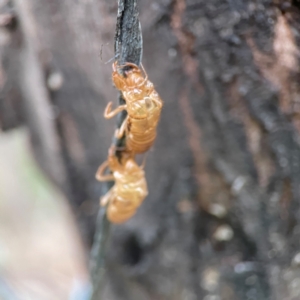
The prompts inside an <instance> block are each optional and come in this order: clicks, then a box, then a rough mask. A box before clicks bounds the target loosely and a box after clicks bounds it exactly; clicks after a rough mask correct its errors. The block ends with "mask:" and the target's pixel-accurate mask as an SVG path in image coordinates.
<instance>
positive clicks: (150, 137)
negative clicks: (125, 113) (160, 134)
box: [126, 107, 161, 153]
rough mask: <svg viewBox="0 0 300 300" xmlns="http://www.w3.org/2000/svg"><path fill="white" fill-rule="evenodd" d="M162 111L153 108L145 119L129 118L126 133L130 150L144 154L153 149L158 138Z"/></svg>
mask: <svg viewBox="0 0 300 300" xmlns="http://www.w3.org/2000/svg"><path fill="white" fill-rule="evenodd" d="M160 111H161V108H159V107H155V108H153V109H152V110H150V111H149V113H148V117H147V118H145V119H136V118H134V117H132V116H129V120H128V125H127V133H126V146H127V148H128V149H129V150H131V151H133V152H135V153H144V152H146V151H148V150H149V149H150V148H151V146H152V145H153V143H154V140H155V138H156V129H157V124H158V121H159V118H160Z"/></svg>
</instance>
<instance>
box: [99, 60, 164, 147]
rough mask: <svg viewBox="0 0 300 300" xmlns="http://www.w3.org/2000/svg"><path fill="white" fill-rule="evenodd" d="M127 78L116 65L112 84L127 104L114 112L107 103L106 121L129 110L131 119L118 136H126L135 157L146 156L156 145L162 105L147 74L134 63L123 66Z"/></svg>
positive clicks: (118, 132)
mask: <svg viewBox="0 0 300 300" xmlns="http://www.w3.org/2000/svg"><path fill="white" fill-rule="evenodd" d="M122 67H123V68H124V69H126V70H124V76H123V75H121V74H119V73H118V71H117V68H116V62H115V63H114V64H113V76H112V79H113V82H114V84H115V86H116V88H117V89H119V90H120V91H121V92H122V95H123V98H124V100H125V101H126V104H125V105H121V106H119V107H118V108H116V109H115V110H113V111H111V107H112V102H110V103H108V105H107V107H106V109H105V112H104V117H105V118H107V119H110V118H112V117H114V116H115V115H117V114H118V113H119V112H120V111H122V110H126V111H127V113H128V115H127V117H126V119H125V120H124V122H123V124H122V126H121V127H120V129H118V130H117V132H116V136H117V137H118V138H121V137H122V136H123V135H124V133H126V148H127V150H129V151H132V152H134V153H144V152H146V151H147V150H149V148H150V147H151V146H152V145H153V143H154V140H155V138H156V128H157V124H158V121H159V119H160V113H161V109H162V106H163V102H162V100H161V99H160V97H159V95H158V93H157V92H156V91H155V89H154V86H153V84H152V82H150V81H149V80H148V77H147V74H146V73H145V71H144V70H143V72H142V71H141V69H140V68H139V67H138V66H137V65H135V64H132V63H126V64H125V65H124V66H122Z"/></svg>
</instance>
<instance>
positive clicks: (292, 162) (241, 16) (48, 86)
mask: <svg viewBox="0 0 300 300" xmlns="http://www.w3.org/2000/svg"><path fill="white" fill-rule="evenodd" d="M4 2H5V1H3V3H4ZM3 5H4V6H3V7H2V8H1V11H2V15H1V18H0V23H1V25H2V28H1V30H0V34H1V37H2V36H3V37H5V38H1V39H0V42H1V43H2V48H1V55H2V70H1V77H0V84H1V86H2V96H1V99H0V108H1V111H0V124H1V126H2V128H3V129H9V128H12V127H14V126H17V125H19V124H25V125H26V126H28V128H29V130H30V132H31V137H32V143H33V149H34V151H35V155H36V158H37V160H38V162H39V163H40V165H41V167H42V168H43V169H44V171H45V172H46V173H47V174H48V176H49V177H50V178H51V179H52V180H53V181H54V182H55V183H57V185H58V186H60V187H61V189H62V190H63V191H64V193H66V195H67V197H68V199H69V201H70V204H71V205H72V207H73V209H74V213H75V214H76V217H77V220H78V224H79V225H80V229H81V232H82V236H83V237H84V239H85V240H86V244H87V245H90V243H91V241H92V237H93V233H94V226H95V225H94V224H95V217H96V214H97V211H98V205H99V197H100V194H101V185H100V184H99V183H97V182H96V180H95V179H94V174H95V172H96V169H97V167H98V166H99V164H100V163H101V162H102V161H104V160H105V158H106V155H107V149H108V147H109V145H110V143H111V136H112V133H113V130H114V122H113V121H107V120H104V118H103V117H102V115H103V110H104V108H105V106H106V103H107V102H108V101H110V100H113V99H116V97H117V95H118V93H117V91H116V90H114V89H113V87H112V84H111V66H110V64H104V63H103V61H101V58H100V55H99V53H100V52H101V51H102V50H103V51H107V49H111V52H110V57H113V56H114V54H113V50H112V48H113V44H114V31H115V22H116V15H117V11H116V9H117V2H116V1H113V2H112V1H108V0H106V1H105V0H102V1H100V0H98V1H96V0H90V1H73V0H65V1H61V0H53V1H38V0H14V1H12V3H11V4H10V3H6V4H5V3H4V4H3ZM139 11H140V22H141V25H142V29H143V40H144V41H143V45H144V47H143V64H144V66H145V69H146V70H147V72H148V73H149V78H150V80H151V81H153V82H154V84H155V86H156V89H157V90H158V92H159V93H160V95H161V97H162V99H163V100H164V103H165V104H164V108H163V113H162V118H161V122H160V124H159V131H158V137H157V141H156V143H155V146H154V147H153V149H152V150H151V152H150V153H149V155H148V157H147V166H146V174H147V175H146V176H147V180H148V186H149V191H150V192H149V196H148V197H147V199H146V201H145V202H144V203H143V205H142V206H141V208H140V209H139V211H138V213H137V214H136V216H135V217H134V218H133V219H132V220H130V221H129V222H127V223H126V224H124V225H120V226H113V228H112V236H111V241H110V245H109V248H110V250H109V257H108V261H107V264H108V268H107V270H108V274H107V284H106V288H105V289H104V292H103V293H104V299H106V298H109V299H125V300H126V299H130V300H132V299H172V300H173V299H204V297H206V296H207V298H205V300H212V299H225V300H227V299H228V300H229V299H230V300H232V299H258V300H265V299H272V300H273V299H279V300H281V299H289V300H293V299H299V297H300V282H299V275H300V271H299V265H300V254H299V253H300V246H299V240H300V230H299V228H300V227H299V226H300V207H299V200H300V146H299V141H300V140H299V131H300V123H299V96H300V91H299V83H298V82H299V75H300V72H299V53H300V50H299V43H300V40H299V36H300V35H299V33H300V31H299V17H300V4H299V3H298V1H266V0H259V1H254V0H252V1H251V0H249V1H246V0H239V1H235V0H227V1H226V0H218V1H217V0H211V1H201V0H173V1H171V0H160V1H156V2H152V1H146V0H140V1H139ZM3 16H4V17H3ZM107 43H109V45H108V46H106V44H107ZM214 296H215V298H213V297H214ZM218 297H219V298H218Z"/></svg>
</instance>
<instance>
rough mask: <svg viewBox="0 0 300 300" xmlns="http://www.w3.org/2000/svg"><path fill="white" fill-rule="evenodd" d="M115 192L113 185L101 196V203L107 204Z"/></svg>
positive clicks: (102, 204)
mask: <svg viewBox="0 0 300 300" xmlns="http://www.w3.org/2000/svg"><path fill="white" fill-rule="evenodd" d="M112 194H113V187H112V188H111V189H110V190H109V191H108V192H107V193H106V194H105V195H104V196H102V197H101V198H100V205H101V206H105V205H107V204H108V202H109V200H110V199H111V198H112V196H113V195H112Z"/></svg>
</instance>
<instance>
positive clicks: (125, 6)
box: [90, 0, 142, 300]
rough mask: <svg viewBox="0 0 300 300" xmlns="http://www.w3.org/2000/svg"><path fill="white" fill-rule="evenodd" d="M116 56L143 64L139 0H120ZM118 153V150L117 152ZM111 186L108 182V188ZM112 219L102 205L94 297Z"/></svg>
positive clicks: (94, 260) (93, 271)
mask: <svg viewBox="0 0 300 300" xmlns="http://www.w3.org/2000/svg"><path fill="white" fill-rule="evenodd" d="M115 57H116V58H117V60H118V63H119V65H122V64H124V63H125V62H132V63H135V64H136V65H140V62H141V58H142V32H141V26H140V22H139V20H138V10H137V0H119V1H118V15H117V26H116V35H115ZM124 103H125V100H124V99H123V98H122V95H121V94H120V95H119V105H122V104H124ZM126 115H127V112H126V111H123V112H121V113H120V114H119V115H118V119H117V128H120V126H121V124H122V123H123V121H124V120H125V118H126ZM124 141H125V139H124V138H122V139H117V138H114V139H113V145H114V146H116V147H117V148H118V149H122V148H123V147H124ZM117 154H118V152H117ZM110 187H111V182H110V183H107V184H106V186H105V190H106V191H107V190H108V189H109V188H110ZM109 232H110V223H109V221H108V220H107V218H106V208H100V210H99V213H98V218H97V225H96V233H95V238H94V244H93V247H92V252H91V265H90V267H91V276H92V283H93V292H92V295H91V300H96V299H100V295H101V290H102V287H103V282H104V278H105V250H106V245H107V243H108V240H109Z"/></svg>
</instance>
